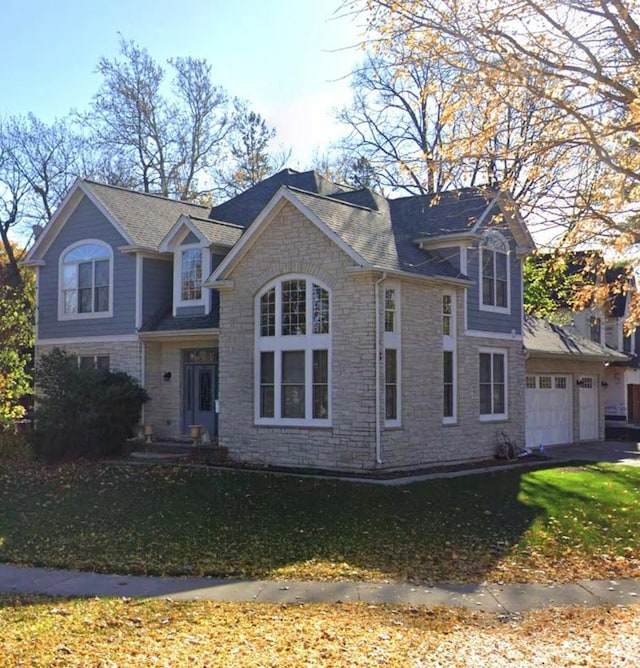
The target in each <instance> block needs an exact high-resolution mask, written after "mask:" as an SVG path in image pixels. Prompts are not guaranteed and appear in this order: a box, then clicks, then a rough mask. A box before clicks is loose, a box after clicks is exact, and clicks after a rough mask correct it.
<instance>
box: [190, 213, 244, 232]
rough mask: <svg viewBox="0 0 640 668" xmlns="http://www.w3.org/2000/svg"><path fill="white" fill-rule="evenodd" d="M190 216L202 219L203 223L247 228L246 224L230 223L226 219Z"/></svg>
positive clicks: (237, 228)
mask: <svg viewBox="0 0 640 668" xmlns="http://www.w3.org/2000/svg"><path fill="white" fill-rule="evenodd" d="M189 218H193V219H195V220H200V221H202V222H203V223H215V224H216V225H225V226H226V227H233V228H234V229H236V230H244V229H246V228H245V227H244V225H238V224H237V223H229V222H227V221H226V220H218V219H217V218H200V216H192V215H189Z"/></svg>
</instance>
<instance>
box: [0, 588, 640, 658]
mask: <svg viewBox="0 0 640 668" xmlns="http://www.w3.org/2000/svg"><path fill="white" fill-rule="evenodd" d="M639 623H640V606H633V607H625V608H622V607H620V608H609V609H605V608H562V609H549V610H544V611H536V612H531V613H527V614H525V615H522V616H520V615H518V616H511V617H510V616H506V615H505V616H496V615H489V614H483V613H478V612H473V611H471V612H470V611H464V610H446V609H426V608H409V607H398V606H394V607H390V606H366V605H361V604H360V605H359V604H348V605H346V604H342V605H333V606H328V605H299V606H292V605H275V604H255V603H254V604H248V603H247V604H245V603H242V604H238V603H214V602H210V601H204V602H191V603H176V602H171V601H136V600H131V599H111V600H74V601H68V600H62V599H44V598H31V599H24V598H23V599H10V598H7V597H4V598H3V597H0V628H1V629H2V633H1V634H0V662H1V665H3V666H30V667H32V668H37V667H45V666H46V667H52V666H83V667H84V668H116V667H124V666H127V667H129V666H131V667H135V666H201V667H204V666H207V667H209V668H214V667H215V666H224V667H225V668H227V667H229V666H232V667H233V668H243V667H255V668H257V667H261V668H263V667H266V666H271V667H277V666H283V667H286V668H296V667H303V666H304V667H309V666H327V667H329V666H330V667H332V668H341V667H344V666H389V667H396V668H426V667H429V668H436V667H446V668H456V667H459V666H469V667H472V668H476V667H477V666H491V667H492V668H502V667H509V668H511V667H513V666H518V667H519V668H526V667H528V666H552V667H554V668H555V667H564V666H607V667H612V668H617V667H621V666H638V665H640V658H639V657H640V634H638V624H639Z"/></svg>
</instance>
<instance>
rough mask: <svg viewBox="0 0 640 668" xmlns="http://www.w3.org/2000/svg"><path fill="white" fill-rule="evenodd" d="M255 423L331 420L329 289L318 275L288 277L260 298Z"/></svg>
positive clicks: (304, 422)
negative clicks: (317, 278) (315, 276)
mask: <svg viewBox="0 0 640 668" xmlns="http://www.w3.org/2000/svg"><path fill="white" fill-rule="evenodd" d="M256 311H257V313H256V321H257V332H256V340H257V355H256V362H257V364H256V366H257V368H256V422H258V423H262V424H290V425H304V424H324V425H328V424H329V420H330V403H331V382H330V376H331V372H330V367H331V364H330V362H331V314H330V311H331V308H330V293H329V290H328V289H327V288H326V287H325V286H324V285H322V284H321V283H320V282H319V281H317V280H316V279H314V278H310V277H307V276H285V277H283V278H281V279H278V280H277V281H274V282H272V283H270V284H269V285H268V286H267V287H266V288H265V289H264V290H262V292H261V293H260V294H259V295H258V297H257V299H256Z"/></svg>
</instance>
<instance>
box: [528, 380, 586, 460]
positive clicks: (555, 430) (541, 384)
mask: <svg viewBox="0 0 640 668" xmlns="http://www.w3.org/2000/svg"><path fill="white" fill-rule="evenodd" d="M570 380H571V376H569V375H555V374H540V375H528V376H527V377H526V394H525V406H526V420H525V430H526V445H527V447H537V446H539V445H556V444H558V443H570V442H571V441H572V440H573V434H572V431H573V430H572V424H573V419H572V416H573V411H572V403H573V397H572V392H571V389H572V388H571V382H570ZM596 415H597V413H596Z"/></svg>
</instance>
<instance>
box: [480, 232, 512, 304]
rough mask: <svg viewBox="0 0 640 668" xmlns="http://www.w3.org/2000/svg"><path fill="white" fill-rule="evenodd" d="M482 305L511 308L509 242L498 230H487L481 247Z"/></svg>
mask: <svg viewBox="0 0 640 668" xmlns="http://www.w3.org/2000/svg"><path fill="white" fill-rule="evenodd" d="M480 278H481V291H480V307H481V308H483V309H485V310H495V311H508V310H509V244H508V243H507V240H506V239H505V238H504V237H503V236H502V234H500V232H498V231H497V230H491V231H490V232H487V234H486V235H485V237H484V239H483V240H482V243H481V247H480Z"/></svg>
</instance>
